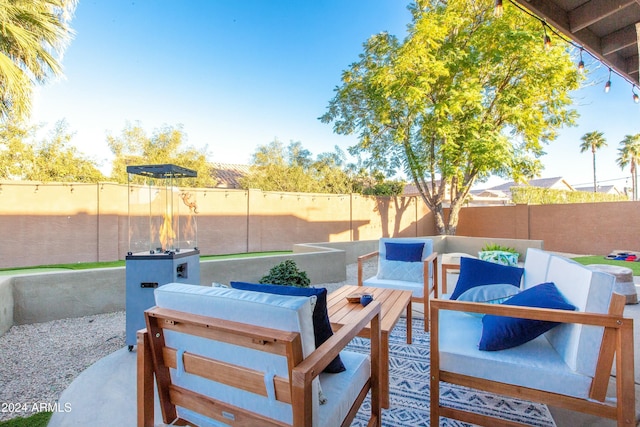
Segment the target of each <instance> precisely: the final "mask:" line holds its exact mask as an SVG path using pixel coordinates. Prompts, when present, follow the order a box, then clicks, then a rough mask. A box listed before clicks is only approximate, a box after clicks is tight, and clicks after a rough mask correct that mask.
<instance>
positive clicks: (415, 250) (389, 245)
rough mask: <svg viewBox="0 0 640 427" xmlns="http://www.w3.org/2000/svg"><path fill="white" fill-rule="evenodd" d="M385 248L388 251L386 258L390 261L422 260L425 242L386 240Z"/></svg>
mask: <svg viewBox="0 0 640 427" xmlns="http://www.w3.org/2000/svg"><path fill="white" fill-rule="evenodd" d="M384 248H385V250H386V251H387V254H386V256H385V258H386V259H388V260H389V261H405V262H420V261H422V251H423V250H424V243H396V242H385V243H384Z"/></svg>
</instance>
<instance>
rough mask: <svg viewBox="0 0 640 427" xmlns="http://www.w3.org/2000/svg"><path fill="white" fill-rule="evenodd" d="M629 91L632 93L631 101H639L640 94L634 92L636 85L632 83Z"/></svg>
mask: <svg viewBox="0 0 640 427" xmlns="http://www.w3.org/2000/svg"><path fill="white" fill-rule="evenodd" d="M631 93H632V94H633V102H635V103H636V104H638V103H640V96H638V94H637V93H636V85H633V87H632V88H631Z"/></svg>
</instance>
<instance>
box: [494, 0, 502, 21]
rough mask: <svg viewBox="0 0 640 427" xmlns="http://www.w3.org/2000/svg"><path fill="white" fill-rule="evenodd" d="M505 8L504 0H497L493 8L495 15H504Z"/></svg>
mask: <svg viewBox="0 0 640 427" xmlns="http://www.w3.org/2000/svg"><path fill="white" fill-rule="evenodd" d="M503 12H504V9H503V8H502V0H496V3H495V7H494V8H493V15H494V16H496V17H497V18H499V17H501V16H502V13H503Z"/></svg>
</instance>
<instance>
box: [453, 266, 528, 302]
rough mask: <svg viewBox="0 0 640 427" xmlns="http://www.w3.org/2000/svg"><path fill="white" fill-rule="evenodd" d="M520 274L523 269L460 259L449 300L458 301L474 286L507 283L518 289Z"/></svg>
mask: <svg viewBox="0 0 640 427" xmlns="http://www.w3.org/2000/svg"><path fill="white" fill-rule="evenodd" d="M522 273H524V268H520V267H511V266H508V265H501V264H496V263H495V262H489V261H483V260H481V259H476V258H469V257H462V258H460V276H459V277H458V283H457V284H456V288H455V289H454V291H453V293H452V294H451V298H450V299H452V300H455V299H458V298H459V297H460V295H462V294H463V293H465V291H468V290H469V289H471V288H473V287H476V286H483V285H499V284H503V283H507V284H510V285H513V286H517V287H520V280H521V279H522Z"/></svg>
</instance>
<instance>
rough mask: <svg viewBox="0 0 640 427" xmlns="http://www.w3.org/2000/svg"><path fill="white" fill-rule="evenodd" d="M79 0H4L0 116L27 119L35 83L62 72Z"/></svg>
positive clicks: (0, 31) (0, 37)
mask: <svg viewBox="0 0 640 427" xmlns="http://www.w3.org/2000/svg"><path fill="white" fill-rule="evenodd" d="M76 4H77V0H0V119H1V120H7V119H9V118H10V117H12V118H13V119H16V120H23V119H25V118H27V117H28V116H29V113H30V111H31V93H32V88H33V86H34V84H36V83H43V82H45V81H46V80H47V78H48V77H50V76H52V75H53V76H56V75H61V74H62V67H61V66H60V63H59V58H60V57H61V56H62V54H63V52H64V50H65V48H66V46H67V44H68V42H69V41H70V40H71V36H72V35H73V31H72V30H71V28H70V27H69V26H68V24H69V21H70V20H71V17H72V15H73V12H74V11H75V8H76Z"/></svg>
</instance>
